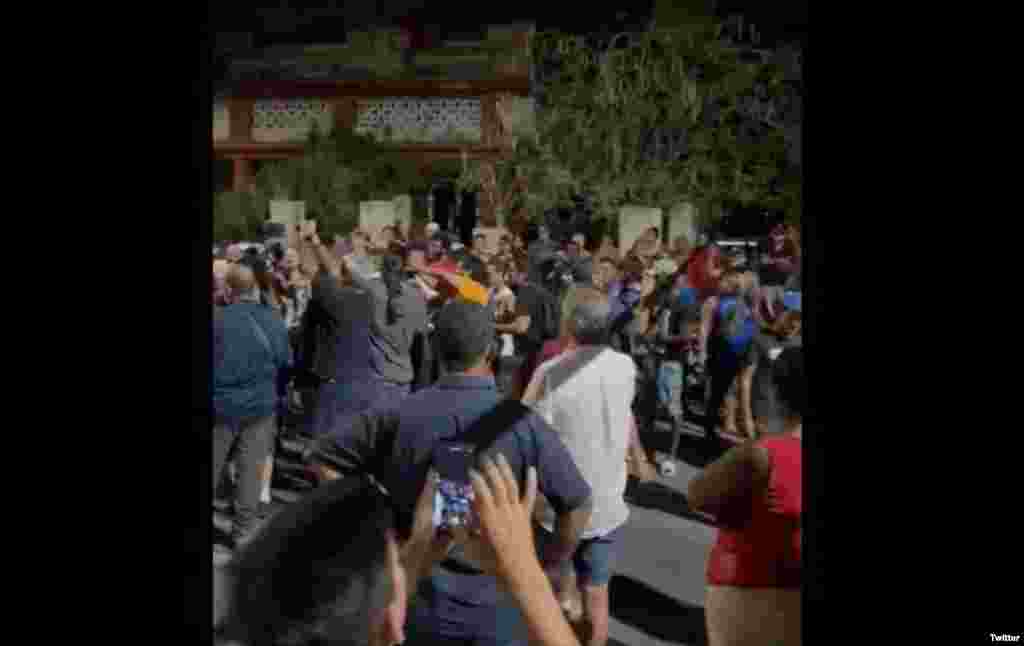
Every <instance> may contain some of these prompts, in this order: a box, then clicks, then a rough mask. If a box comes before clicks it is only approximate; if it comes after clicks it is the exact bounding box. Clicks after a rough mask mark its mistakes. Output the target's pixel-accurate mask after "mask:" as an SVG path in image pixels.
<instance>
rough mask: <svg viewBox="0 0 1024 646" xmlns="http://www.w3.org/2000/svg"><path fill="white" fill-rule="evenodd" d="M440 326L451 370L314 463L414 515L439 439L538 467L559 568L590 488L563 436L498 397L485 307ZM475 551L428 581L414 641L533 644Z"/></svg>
mask: <svg viewBox="0 0 1024 646" xmlns="http://www.w3.org/2000/svg"><path fill="white" fill-rule="evenodd" d="M435 325H436V330H437V333H438V336H439V343H438V346H439V351H440V354H441V359H442V361H444V362H445V364H446V367H447V370H448V373H447V374H446V375H445V376H443V377H441V379H440V380H439V381H438V382H437V384H435V385H434V386H432V387H430V388H427V389H425V390H421V391H419V392H417V393H414V394H413V395H411V396H409V397H407V398H405V399H404V400H403V401H402V402H401V403H400V404H399V406H398V407H397V408H391V409H378V410H376V411H371V412H368V413H364V414H362V415H360V416H358V418H357V420H356V421H355V422H354V423H352V424H350V425H347V426H346V427H341V426H338V427H335V428H333V429H332V430H331V432H330V433H328V434H327V435H325V436H323V437H321V438H319V439H318V440H317V441H316V442H315V443H314V444H313V445H312V446H311V448H310V449H309V450H308V451H307V454H306V458H307V459H308V460H310V461H312V462H314V463H316V464H318V465H319V466H320V468H321V470H322V472H328V473H329V472H331V471H333V472H337V473H341V474H349V475H351V474H355V473H363V474H370V475H372V476H373V477H374V478H375V479H376V480H377V481H378V482H380V483H381V485H383V486H384V487H385V488H386V489H387V490H388V491H389V492H390V493H391V495H392V496H393V498H394V499H395V501H396V503H397V507H398V509H399V511H400V512H401V513H406V514H411V513H412V511H413V509H414V505H415V501H416V499H417V495H418V492H419V491H420V489H422V487H423V483H424V482H425V479H426V476H427V472H428V469H429V468H430V466H431V460H432V455H433V451H434V448H435V446H436V445H437V444H438V443H439V442H441V441H458V442H461V443H466V444H470V445H473V446H474V447H475V449H476V453H477V455H478V456H492V457H493V456H495V455H496V454H498V453H500V454H502V455H504V456H505V458H506V459H507V460H508V462H509V464H510V465H511V467H512V469H513V472H515V473H516V475H517V476H518V477H519V479H520V481H521V482H524V481H525V477H526V470H527V468H528V467H530V466H535V467H536V468H537V474H538V482H539V489H540V491H541V493H543V494H544V496H545V497H546V498H547V500H548V502H549V503H550V505H551V507H552V508H553V509H554V510H555V514H556V523H555V530H556V531H555V534H556V540H555V541H554V542H553V544H552V545H551V546H550V547H549V548H547V549H546V551H545V552H544V553H543V554H542V562H543V563H544V565H545V566H546V567H548V568H549V571H553V570H555V569H556V566H557V565H558V564H561V563H562V562H564V561H565V560H566V559H568V558H569V557H570V556H571V555H572V554H573V551H574V550H575V548H576V546H577V544H578V542H579V537H580V533H581V532H582V530H583V528H584V527H585V526H586V524H587V522H588V521H589V519H590V493H591V492H590V487H589V486H588V485H587V482H586V481H585V480H584V479H583V476H582V475H581V474H580V472H579V470H578V469H577V467H576V465H575V462H574V460H573V459H572V457H571V456H570V455H569V452H568V451H567V449H566V448H565V445H564V444H563V443H562V441H561V440H560V439H559V437H558V436H557V435H556V434H555V432H554V431H553V430H552V429H551V428H550V427H549V426H548V425H547V424H546V423H545V422H544V421H543V420H542V419H541V418H540V417H539V416H537V415H536V414H535V413H533V412H532V411H530V410H529V409H527V408H526V407H525V406H523V405H522V404H521V403H519V402H518V401H516V400H509V399H505V400H503V399H502V397H501V395H500V394H499V393H498V391H497V389H496V387H495V382H494V376H493V374H492V373H491V367H490V362H491V361H492V359H493V357H494V354H495V351H496V349H497V344H496V342H495V334H494V322H493V319H492V317H491V316H490V315H489V313H488V311H487V309H486V308H484V307H483V306H481V305H477V304H473V303H467V302H463V301H454V302H452V303H449V304H448V305H445V306H444V308H443V309H442V310H441V312H440V313H439V314H438V318H437V322H436V324H435ZM324 467H326V468H327V469H329V471H323V469H324ZM352 520H353V522H358V520H359V519H356V518H353V519H352ZM471 547H472V546H458V547H456V548H454V550H453V551H452V553H451V555H450V556H449V558H448V559H447V560H446V561H444V562H443V563H442V564H441V565H440V566H438V567H436V568H435V569H434V571H433V572H432V574H431V576H430V577H428V578H427V579H425V580H424V582H423V583H422V584H421V585H420V587H419V590H418V593H417V594H418V601H419V602H418V603H416V604H415V606H414V607H413V608H411V609H410V617H409V626H408V635H409V638H410V642H411V643H430V644H456V643H458V644H479V645H485V644H486V645H487V646H496V645H499V644H500V645H506V644H508V645H510V644H524V645H525V644H526V643H527V635H526V631H525V626H524V624H523V621H522V617H521V615H520V613H519V611H518V610H517V609H516V607H515V605H514V604H513V603H512V602H511V600H510V599H508V598H507V597H506V595H505V593H504V592H503V590H502V589H501V588H500V587H499V584H498V581H497V579H495V578H494V577H493V576H489V575H488V574H486V573H485V572H484V571H483V569H481V567H480V566H479V564H478V563H477V562H476V561H475V559H474V558H473V556H472V555H471V552H472V550H471Z"/></svg>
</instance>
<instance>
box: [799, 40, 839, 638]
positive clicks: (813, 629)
mask: <svg viewBox="0 0 1024 646" xmlns="http://www.w3.org/2000/svg"><path fill="white" fill-rule="evenodd" d="M803 49H804V57H803V61H804V64H803V87H804V93H803V95H804V99H803V100H804V113H803V114H804V121H803V124H802V125H803V139H802V157H803V159H802V163H803V167H802V172H803V181H804V195H803V213H804V217H802V218H801V220H802V221H801V234H802V239H801V247H802V249H803V265H802V268H801V269H802V271H803V286H802V287H803V291H804V292H805V295H806V297H805V298H804V299H803V302H804V303H805V305H804V312H803V316H804V325H803V341H804V351H805V352H804V357H805V361H806V369H807V375H808V376H807V387H808V399H809V401H810V402H811V409H812V414H811V415H809V416H808V417H807V418H806V419H805V420H804V426H805V432H804V439H803V456H804V457H803V470H804V474H803V479H804V490H803V505H804V525H803V560H804V566H803V571H804V594H803V615H802V619H803V642H804V643H805V644H826V643H829V642H830V641H832V640H831V639H829V637H830V635H829V627H828V623H827V622H826V620H825V604H824V600H825V583H824V579H825V540H824V526H825V498H824V495H825V494H824V486H823V485H824V481H825V477H824V476H825V473H824V472H825V459H824V456H825V453H826V451H825V437H826V436H825V431H824V428H823V426H824V420H823V412H824V411H823V408H824V403H825V400H824V395H825V392H824V391H825V387H824V386H825V384H826V383H828V377H827V367H826V364H825V360H824V355H825V352H824V349H823V348H822V345H821V342H820V339H821V338H822V316H821V314H822V297H823V291H824V289H823V282H822V272H821V271H819V270H820V269H821V267H822V264H821V256H820V253H821V251H822V242H823V240H822V237H823V235H822V234H823V231H822V222H821V219H820V218H818V217H815V216H816V212H815V211H814V205H815V203H816V202H815V194H816V191H814V190H812V188H813V182H814V177H815V176H816V175H815V172H813V171H812V172H808V171H809V170H810V167H811V165H812V164H813V163H814V159H815V155H814V152H813V145H812V144H811V143H810V142H813V141H814V136H813V133H814V131H815V129H814V125H813V124H814V122H815V119H814V114H813V111H814V106H813V103H812V104H811V106H810V107H808V101H807V94H808V92H807V87H808V85H809V84H810V83H811V81H809V79H810V78H813V76H814V74H813V71H812V70H810V69H808V68H813V67H814V65H809V64H808V61H810V60H811V56H812V55H813V53H812V52H810V51H809V50H808V47H807V39H806V37H805V39H804V42H803ZM809 152H810V153H811V154H810V155H808V153H809ZM808 175H810V179H808ZM819 194H820V193H819ZM833 502H834V499H833ZM832 636H834V632H833V635H832Z"/></svg>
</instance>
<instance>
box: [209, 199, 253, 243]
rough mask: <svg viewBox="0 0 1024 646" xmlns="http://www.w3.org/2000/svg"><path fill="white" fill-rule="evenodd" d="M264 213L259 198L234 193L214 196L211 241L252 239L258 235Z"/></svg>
mask: <svg viewBox="0 0 1024 646" xmlns="http://www.w3.org/2000/svg"><path fill="white" fill-rule="evenodd" d="M261 207H263V208H262V209H261ZM265 212H266V211H265V205H264V204H263V203H262V201H261V199H260V198H259V196H255V195H251V194H249V193H236V192H234V191H223V192H220V193H217V194H215V195H214V197H213V239H214V240H216V241H218V242H226V241H237V240H252V239H254V238H255V237H256V236H257V235H258V234H259V231H260V226H261V225H262V223H263V216H264V213H265Z"/></svg>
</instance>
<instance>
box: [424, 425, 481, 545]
mask: <svg viewBox="0 0 1024 646" xmlns="http://www.w3.org/2000/svg"><path fill="white" fill-rule="evenodd" d="M474 448H475V447H473V446H472V445H470V444H462V443H458V442H442V443H440V444H438V445H437V448H436V449H435V450H434V469H436V470H437V474H438V476H439V479H440V481H439V482H438V485H437V496H436V498H435V499H434V526H435V527H443V528H447V529H451V528H453V527H468V526H470V525H471V524H472V506H471V503H472V501H473V487H472V485H471V484H470V480H469V469H470V468H471V467H472V466H473V463H474V461H475V459H476V458H475V450H474Z"/></svg>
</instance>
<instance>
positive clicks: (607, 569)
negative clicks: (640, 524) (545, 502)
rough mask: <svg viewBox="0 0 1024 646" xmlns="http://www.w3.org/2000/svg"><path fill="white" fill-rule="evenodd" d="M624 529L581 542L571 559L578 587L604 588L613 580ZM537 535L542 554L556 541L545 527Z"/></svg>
mask: <svg viewBox="0 0 1024 646" xmlns="http://www.w3.org/2000/svg"><path fill="white" fill-rule="evenodd" d="M623 527H625V525H622V526H619V527H616V528H615V529H613V530H612V531H610V532H608V533H607V534H605V535H604V536H598V537H596V538H587V539H584V540H581V541H580V544H579V545H578V546H577V547H576V551H575V552H574V553H573V555H572V559H571V560H572V565H573V569H574V570H575V571H576V581H577V584H578V585H580V586H584V585H589V586H602V585H608V583H609V582H610V581H611V580H612V574H613V573H614V571H615V565H616V563H617V562H618V557H619V551H620V549H621V544H622V528H623ZM536 534H537V548H538V550H540V551H541V552H543V551H544V550H546V549H547V547H548V545H550V544H552V543H553V542H554V541H555V535H554V534H552V533H551V532H549V531H547V530H546V529H544V528H543V527H538V528H537V530H536Z"/></svg>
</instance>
